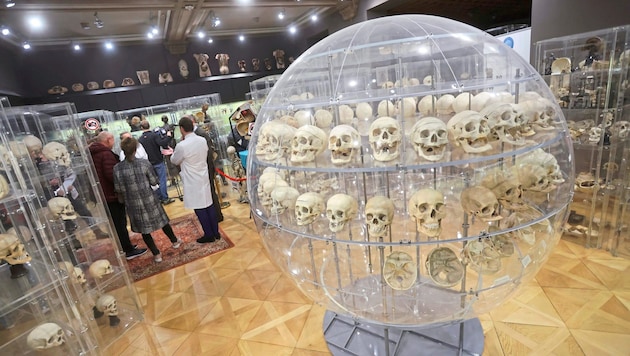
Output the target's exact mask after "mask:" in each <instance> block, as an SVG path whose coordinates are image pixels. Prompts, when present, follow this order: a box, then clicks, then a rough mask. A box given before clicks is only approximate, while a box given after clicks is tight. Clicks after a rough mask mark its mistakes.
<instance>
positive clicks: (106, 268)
mask: <svg viewBox="0 0 630 356" xmlns="http://www.w3.org/2000/svg"><path fill="white" fill-rule="evenodd" d="M89 271H90V276H92V277H93V278H96V279H100V278H103V276H106V275H108V274H112V273H114V268H113V267H112V264H111V263H110V262H109V261H108V260H105V259H103V260H96V261H94V262H92V264H91V265H90V268H89Z"/></svg>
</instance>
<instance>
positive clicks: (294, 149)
mask: <svg viewBox="0 0 630 356" xmlns="http://www.w3.org/2000/svg"><path fill="white" fill-rule="evenodd" d="M327 138H328V137H327V135H326V133H325V132H324V131H323V130H322V129H320V128H319V127H317V126H313V125H304V126H301V127H300V128H298V129H297V131H296V132H295V135H293V141H292V144H291V162H294V163H306V162H313V161H314V160H315V157H316V156H317V155H319V154H320V153H322V152H324V150H325V149H326V139H327Z"/></svg>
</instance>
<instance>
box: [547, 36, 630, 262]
mask: <svg viewBox="0 0 630 356" xmlns="http://www.w3.org/2000/svg"><path fill="white" fill-rule="evenodd" d="M629 57H630V26H620V27H613V28H608V29H603V30H598V31H592V32H586V33H581V34H575V35H570V36H564V37H559V38H553V39H548V40H543V41H540V42H537V43H536V59H535V61H536V62H535V63H536V66H537V70H538V71H539V72H540V73H541V74H542V75H543V78H544V79H545V81H546V82H547V83H548V84H549V85H550V87H551V88H552V91H553V93H554V95H555V97H556V100H557V102H558V103H559V104H560V106H561V107H562V110H563V112H564V115H565V117H566V119H567V122H568V123H569V129H570V130H571V133H572V139H573V143H574V146H573V147H574V150H575V153H576V177H577V178H576V180H577V181H576V186H575V196H574V198H573V203H572V205H571V209H572V210H573V211H574V212H575V213H572V214H571V216H570V217H569V221H568V223H567V226H566V227H565V233H564V236H565V238H569V239H573V240H576V241H577V242H579V243H583V244H584V245H585V246H587V247H596V248H605V249H608V250H610V251H611V253H612V254H613V255H618V254H619V255H625V256H626V257H630V249H629V248H630V241H628V238H627V237H624V234H623V233H622V231H624V230H627V228H628V226H627V224H628V218H629V216H628V208H627V205H628V199H629V198H630V194H629V192H630V179H629V177H630V175H629V173H630V172H629V171H628V169H629V167H628V159H629V158H630V156H629V152H630V144H628V141H629V140H628V137H627V136H626V135H624V137H620V136H619V134H618V132H619V131H618V130H617V129H616V127H617V126H619V125H624V122H628V121H630V110H629V108H628V105H630V101H629V100H628V99H629V98H630V86H629V84H628V80H629V79H630V72H629V69H630V67H629V62H630V58H629ZM571 126H573V127H571ZM589 133H590V135H589ZM597 133H601V135H600V136H597ZM576 237H577V239H576Z"/></svg>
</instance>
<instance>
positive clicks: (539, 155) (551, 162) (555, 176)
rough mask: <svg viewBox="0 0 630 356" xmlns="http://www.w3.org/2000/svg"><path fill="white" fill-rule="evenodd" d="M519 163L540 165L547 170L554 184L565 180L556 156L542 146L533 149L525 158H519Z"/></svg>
mask: <svg viewBox="0 0 630 356" xmlns="http://www.w3.org/2000/svg"><path fill="white" fill-rule="evenodd" d="M519 163H528V164H533V165H539V166H541V167H543V168H544V169H546V170H547V176H548V177H549V180H550V181H551V182H552V183H554V184H560V183H563V182H564V177H563V175H562V170H561V169H560V166H559V165H558V160H556V157H554V155H552V154H551V153H549V152H545V151H544V150H543V149H542V148H537V149H535V150H534V151H531V152H530V153H528V154H527V155H525V156H524V157H523V158H521V159H519Z"/></svg>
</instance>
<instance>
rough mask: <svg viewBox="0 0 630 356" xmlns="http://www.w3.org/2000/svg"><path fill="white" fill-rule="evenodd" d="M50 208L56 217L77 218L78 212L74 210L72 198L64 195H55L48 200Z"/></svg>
mask: <svg viewBox="0 0 630 356" xmlns="http://www.w3.org/2000/svg"><path fill="white" fill-rule="evenodd" d="M48 210H50V212H51V213H52V214H53V216H54V217H55V218H56V219H61V220H76V218H77V213H76V212H75V211H74V207H73V206H72V202H70V199H68V198H64V197H55V198H52V199H50V200H49V201H48Z"/></svg>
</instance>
